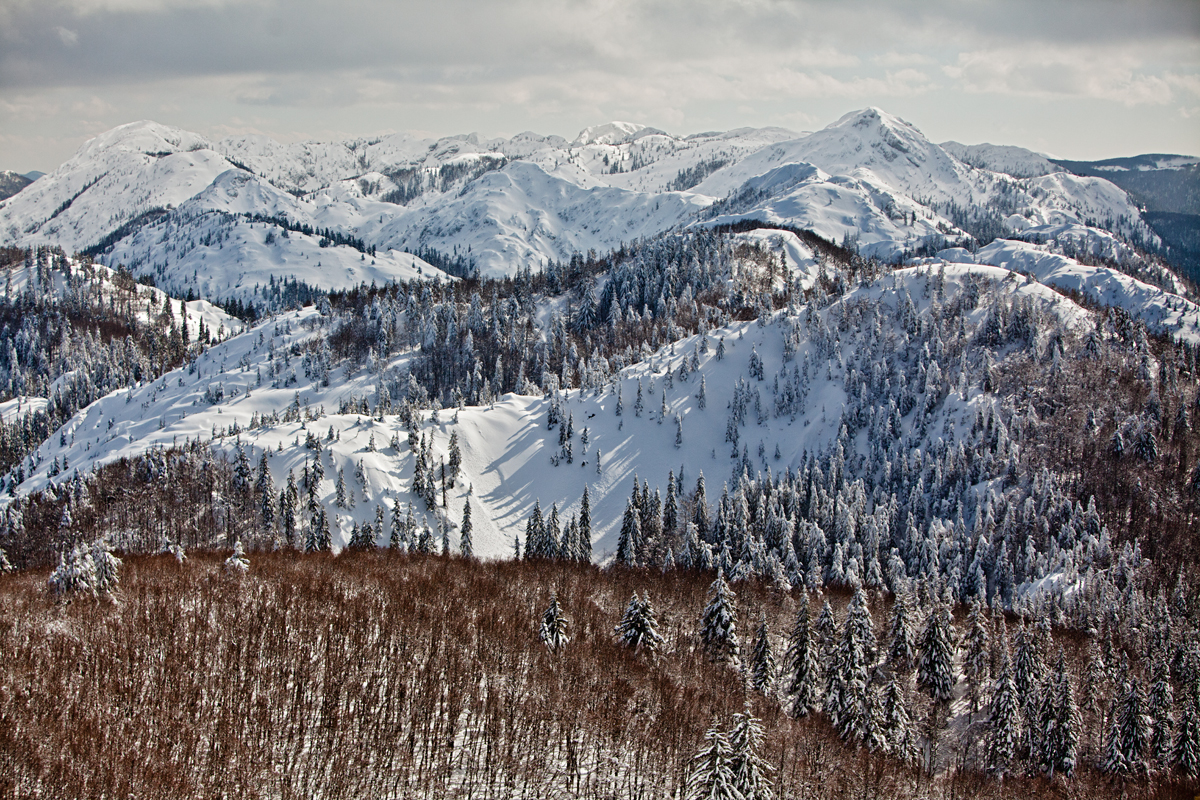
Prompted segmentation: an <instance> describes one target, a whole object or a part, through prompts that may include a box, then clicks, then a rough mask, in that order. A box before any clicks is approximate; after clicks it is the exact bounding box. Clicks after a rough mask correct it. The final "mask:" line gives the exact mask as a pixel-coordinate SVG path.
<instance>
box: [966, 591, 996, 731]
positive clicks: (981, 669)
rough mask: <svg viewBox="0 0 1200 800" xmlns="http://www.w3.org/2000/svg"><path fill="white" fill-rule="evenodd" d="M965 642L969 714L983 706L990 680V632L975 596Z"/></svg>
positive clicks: (979, 602) (980, 603) (981, 604)
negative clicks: (969, 700) (969, 702)
mask: <svg viewBox="0 0 1200 800" xmlns="http://www.w3.org/2000/svg"><path fill="white" fill-rule="evenodd" d="M968 624H969V625H970V627H969V628H968V630H967V637H966V642H965V643H964V644H965V649H966V655H965V657H964V659H963V666H964V670H965V672H966V678H967V683H968V686H969V691H970V699H971V714H972V715H974V713H975V712H976V711H978V710H979V709H980V708H982V706H983V702H984V696H985V692H986V689H987V685H988V683H989V682H990V678H991V676H990V675H989V672H990V666H991V632H990V630H989V625H988V620H987V615H986V613H985V611H984V606H983V602H982V601H980V600H979V599H978V598H976V599H975V600H974V601H973V602H972V603H971V613H970V617H969V619H968Z"/></svg>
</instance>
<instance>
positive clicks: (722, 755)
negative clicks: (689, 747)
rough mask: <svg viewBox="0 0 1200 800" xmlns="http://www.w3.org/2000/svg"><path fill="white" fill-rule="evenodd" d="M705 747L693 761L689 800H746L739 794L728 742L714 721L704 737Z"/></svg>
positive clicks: (689, 777)
mask: <svg viewBox="0 0 1200 800" xmlns="http://www.w3.org/2000/svg"><path fill="white" fill-rule="evenodd" d="M704 741H705V743H706V744H705V747H704V748H703V749H702V750H701V751H700V752H699V753H697V754H696V755H695V757H693V758H692V769H691V773H690V774H689V775H688V782H687V797H688V800H746V798H744V797H743V796H742V793H741V792H739V791H738V789H737V784H736V782H735V778H734V774H733V765H732V756H733V754H732V752H731V750H730V747H729V740H728V739H727V738H726V736H725V732H724V731H722V730H721V729H720V728H719V727H718V726H717V723H716V721H715V720H714V721H713V724H712V725H711V726H709V729H708V730H707V731H706V732H705V734H704Z"/></svg>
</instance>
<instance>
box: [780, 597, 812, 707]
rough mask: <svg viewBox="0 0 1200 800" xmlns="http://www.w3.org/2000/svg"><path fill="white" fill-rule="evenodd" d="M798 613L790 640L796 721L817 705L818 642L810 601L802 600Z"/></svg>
mask: <svg viewBox="0 0 1200 800" xmlns="http://www.w3.org/2000/svg"><path fill="white" fill-rule="evenodd" d="M799 606H800V608H799V610H798V611H797V612H796V624H795V625H794V626H793V627H792V633H791V635H790V636H789V637H788V649H787V656H786V658H787V669H788V674H789V675H790V676H791V678H790V681H789V683H788V687H787V696H788V698H789V699H790V700H791V714H792V716H793V717H797V718H799V717H805V716H807V715H808V713H809V712H810V711H814V710H815V709H816V707H817V702H818V699H819V698H818V692H817V686H818V682H817V681H818V674H817V652H816V650H817V648H816V642H815V641H814V640H813V637H812V635H811V633H810V625H809V611H808V598H806V597H802V598H801V600H800V603H799Z"/></svg>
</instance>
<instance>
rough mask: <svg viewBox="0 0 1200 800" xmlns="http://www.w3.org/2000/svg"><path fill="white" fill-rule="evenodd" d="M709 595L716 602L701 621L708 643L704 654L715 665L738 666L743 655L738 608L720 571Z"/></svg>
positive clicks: (701, 632) (702, 630)
mask: <svg viewBox="0 0 1200 800" xmlns="http://www.w3.org/2000/svg"><path fill="white" fill-rule="evenodd" d="M709 591H710V592H711V596H712V599H711V600H709V602H708V605H707V606H706V607H705V609H704V614H703V615H701V617H700V640H701V641H702V642H703V643H704V651H705V653H707V654H708V658H709V660H711V661H715V662H718V663H725V664H735V665H736V664H737V662H738V655H739V654H740V652H741V646H740V644H739V642H738V634H737V607H736V605H735V604H734V600H735V597H734V594H733V592H732V591H730V589H729V584H728V583H726V582H725V575H724V573H723V572H721V571H720V570H718V571H717V579H716V580H715V581H713V583H712V586H711V587H710V589H709Z"/></svg>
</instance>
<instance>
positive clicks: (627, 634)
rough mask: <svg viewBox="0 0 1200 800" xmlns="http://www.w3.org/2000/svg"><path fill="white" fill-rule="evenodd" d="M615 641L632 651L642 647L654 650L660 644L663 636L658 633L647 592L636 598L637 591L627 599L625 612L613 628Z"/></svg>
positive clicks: (656, 621)
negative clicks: (627, 603)
mask: <svg viewBox="0 0 1200 800" xmlns="http://www.w3.org/2000/svg"><path fill="white" fill-rule="evenodd" d="M614 633H615V634H616V637H617V641H618V642H619V643H621V644H623V645H625V646H626V647H629V648H631V649H632V650H633V651H634V652H639V651H641V650H642V649H643V648H644V649H646V650H649V651H650V652H654V651H656V650H658V648H659V647H660V646H662V643H663V638H662V636H661V635H659V633H658V620H657V619H656V618H655V616H654V607H653V606H652V605H651V604H650V596H649V594H645V595H643V598H642V599H638V596H637V592H634V593H633V597H631V598H630V599H629V605H627V606H626V607H625V613H624V614H623V615H622V616H621V621H620V622H619V623H618V624H617V627H616V628H615V630H614Z"/></svg>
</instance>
